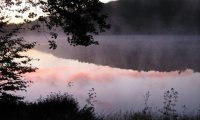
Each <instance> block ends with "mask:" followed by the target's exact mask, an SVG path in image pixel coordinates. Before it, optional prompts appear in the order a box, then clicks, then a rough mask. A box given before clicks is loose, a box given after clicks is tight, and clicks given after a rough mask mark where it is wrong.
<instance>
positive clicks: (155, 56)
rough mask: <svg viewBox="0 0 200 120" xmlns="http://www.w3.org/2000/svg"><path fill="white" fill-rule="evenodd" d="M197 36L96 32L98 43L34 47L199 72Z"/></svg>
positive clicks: (85, 58)
mask: <svg viewBox="0 0 200 120" xmlns="http://www.w3.org/2000/svg"><path fill="white" fill-rule="evenodd" d="M199 39H200V37H199V36H155V35H154V36H148V35H147V36H99V37H97V38H96V40H98V41H99V42H100V45H94V46H89V47H73V46H70V45H66V44H63V43H62V42H60V43H58V44H59V45H58V46H59V47H58V48H57V49H56V50H49V49H48V47H49V46H48V45H45V46H44V45H40V46H37V47H36V49H38V50H40V51H43V52H49V53H52V54H54V55H55V56H57V57H60V58H66V59H77V60H79V61H81V62H89V63H95V64H99V65H108V66H111V67H117V68H123V69H133V70H139V71H150V70H155V71H176V70H177V71H184V70H186V69H192V70H194V71H197V72H200V63H199V61H200V53H199V50H200V40H199ZM65 45H66V46H65Z"/></svg>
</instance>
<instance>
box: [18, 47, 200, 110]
mask: <svg viewBox="0 0 200 120" xmlns="http://www.w3.org/2000/svg"><path fill="white" fill-rule="evenodd" d="M26 54H29V55H31V56H32V57H36V58H40V61H39V62H33V64H34V65H36V66H38V67H39V69H38V70H37V71H36V72H34V73H30V74H26V75H25V76H26V78H27V79H28V80H32V81H33V84H32V85H31V87H30V88H28V92H27V93H21V94H23V95H25V96H26V97H27V99H29V100H31V99H36V98H38V97H39V95H42V96H44V95H46V94H49V93H50V92H58V91H62V92H71V93H72V94H73V95H74V96H75V97H76V98H77V99H78V100H79V101H80V103H81V104H82V105H84V104H86V102H85V100H86V99H87V97H88V96H87V93H88V90H89V89H91V88H95V90H96V93H97V100H98V101H97V102H96V106H97V107H98V110H104V109H107V110H108V109H110V110H111V111H112V110H113V109H114V107H118V108H122V109H123V108H125V109H126V108H128V107H130V106H134V107H136V108H139V107H140V108H141V106H142V104H143V102H142V101H143V95H144V94H145V93H146V92H147V91H150V92H151V93H152V96H151V97H152V100H151V102H152V103H153V104H158V105H159V104H162V101H161V99H162V97H163V92H165V91H166V90H168V89H170V88H171V87H174V88H175V89H176V90H178V91H180V95H181V96H180V99H182V101H183V100H184V101H183V103H181V104H184V103H185V104H191V103H192V104H193V105H192V104H191V106H193V107H194V106H195V104H198V103H199V102H198V101H200V95H199V94H197V91H199V90H200V80H199V78H200V75H199V73H193V71H191V70H187V71H185V72H182V73H179V72H178V71H174V72H156V71H149V72H144V71H141V72H139V71H134V70H126V69H119V68H112V67H108V66H98V65H95V64H89V63H81V62H78V61H75V60H66V59H62V58H57V57H55V56H53V55H50V54H45V53H42V52H39V51H35V50H33V51H29V52H28V53H26ZM68 82H73V83H74V86H72V87H71V88H67V84H68ZM188 97H189V98H194V99H192V100H190V99H187V98H188ZM117 105H118V106H117ZM180 106H181V105H180Z"/></svg>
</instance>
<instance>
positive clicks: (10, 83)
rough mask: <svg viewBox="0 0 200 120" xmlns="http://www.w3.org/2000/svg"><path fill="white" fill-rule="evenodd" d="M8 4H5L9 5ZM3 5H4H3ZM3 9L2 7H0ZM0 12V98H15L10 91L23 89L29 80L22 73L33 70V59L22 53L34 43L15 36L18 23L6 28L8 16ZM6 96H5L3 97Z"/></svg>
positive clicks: (18, 27) (18, 28)
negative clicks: (13, 26) (31, 62)
mask: <svg viewBox="0 0 200 120" xmlns="http://www.w3.org/2000/svg"><path fill="white" fill-rule="evenodd" d="M9 5H10V4H5V6H9ZM5 6H4V7H5ZM1 9H3V8H1ZM3 15H4V13H3V12H2V11H1V12H0V18H1V19H0V30H1V35H0V100H3V99H7V100H8V99H10V100H12V99H17V98H18V97H17V96H13V97H12V96H11V93H9V92H10V91H19V90H25V88H26V87H27V85H28V83H29V81H25V80H24V79H23V74H25V73H28V72H34V71H35V70H36V68H35V67H32V66H31V64H30V61H32V60H33V59H32V58H30V57H28V56H25V55H22V54H21V53H22V52H26V51H28V50H29V49H32V48H33V47H34V46H35V43H28V42H26V41H25V40H24V39H23V37H17V34H18V32H19V30H20V29H21V27H20V25H16V26H15V28H12V29H7V28H6V25H7V24H8V22H9V18H8V16H3ZM5 96H6V97H5Z"/></svg>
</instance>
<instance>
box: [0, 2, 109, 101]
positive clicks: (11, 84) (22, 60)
mask: <svg viewBox="0 0 200 120" xmlns="http://www.w3.org/2000/svg"><path fill="white" fill-rule="evenodd" d="M26 3H27V4H29V5H30V6H21V5H22V2H21V1H20V0H18V1H12V0H5V1H3V2H2V1H1V5H0V9H1V11H0V99H4V100H5V96H7V97H9V96H12V94H11V93H10V91H18V90H25V88H26V87H27V85H28V82H29V81H25V80H24V79H23V74H25V73H28V72H34V71H35V70H36V68H35V67H32V66H31V64H30V61H32V60H33V59H32V58H30V57H28V56H25V55H22V54H21V53H22V52H26V51H28V50H29V49H32V48H33V47H34V46H35V44H36V43H28V42H26V40H24V38H23V36H22V37H19V36H20V32H22V31H23V30H27V28H26V26H27V24H31V20H32V19H34V18H38V22H37V24H32V26H31V28H28V30H35V29H37V28H40V27H41V23H42V24H43V25H44V24H45V26H46V29H48V30H49V31H50V32H49V34H50V36H51V38H52V39H53V40H49V45H50V49H51V48H52V49H56V47H57V45H56V42H55V39H56V38H57V35H58V33H56V32H54V31H53V30H54V29H56V28H58V27H61V28H62V29H63V31H64V32H65V33H66V35H67V37H66V39H67V40H68V42H69V43H70V44H71V45H74V46H76V45H82V46H88V45H91V44H98V42H97V41H95V40H94V38H93V35H97V34H98V33H100V32H105V30H106V29H109V27H110V25H108V24H107V23H106V18H107V16H105V15H102V14H100V10H101V9H102V5H103V3H101V2H100V1H99V0H47V2H45V1H39V2H37V3H36V2H33V1H32V0H29V1H26ZM13 6H15V7H17V6H18V7H19V8H20V9H17V10H15V9H13ZM34 6H37V7H38V6H39V7H40V8H42V10H43V12H44V13H45V16H42V15H39V14H37V13H36V12H34V11H31V7H34ZM8 11H11V12H12V11H14V12H16V13H14V14H15V16H14V17H15V18H17V19H22V20H23V21H24V23H20V24H12V25H11V26H9V25H8V24H10V20H11V19H12V17H13V16H9V15H7V14H6V12H8ZM26 12H27V13H28V16H27V17H26V18H24V16H23V15H24V14H25V13H26ZM24 25H25V26H24Z"/></svg>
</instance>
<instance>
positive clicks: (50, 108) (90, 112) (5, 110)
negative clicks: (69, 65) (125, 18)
mask: <svg viewBox="0 0 200 120" xmlns="http://www.w3.org/2000/svg"><path fill="white" fill-rule="evenodd" d="M0 120H100V118H99V117H98V116H97V115H95V113H94V109H93V107H87V106H85V107H83V108H80V107H79V105H78V102H77V101H76V100H75V99H74V98H73V97H72V96H71V95H68V94H64V95H63V94H51V95H49V96H47V98H40V99H39V100H38V101H37V102H33V103H31V102H23V101H15V100H14V99H12V98H10V99H7V100H6V101H5V100H2V101H1V102H0Z"/></svg>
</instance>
